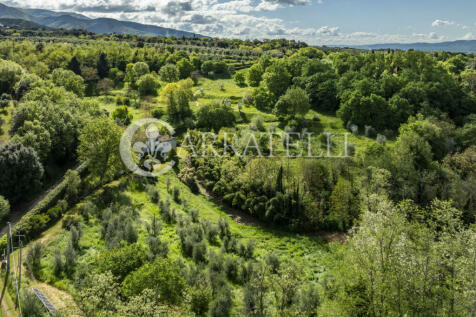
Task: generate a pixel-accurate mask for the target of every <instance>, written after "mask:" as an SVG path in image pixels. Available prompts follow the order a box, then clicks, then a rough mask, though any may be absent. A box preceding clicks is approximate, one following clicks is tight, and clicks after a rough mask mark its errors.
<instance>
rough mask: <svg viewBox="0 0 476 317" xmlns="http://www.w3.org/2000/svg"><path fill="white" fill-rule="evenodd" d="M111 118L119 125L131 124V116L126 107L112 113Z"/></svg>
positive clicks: (118, 108)
mask: <svg viewBox="0 0 476 317" xmlns="http://www.w3.org/2000/svg"><path fill="white" fill-rule="evenodd" d="M112 118H113V119H114V120H115V121H116V122H117V123H119V124H120V125H124V126H126V125H129V124H130V123H131V122H132V119H133V116H132V114H131V113H129V109H128V108H127V107H126V106H120V107H117V108H116V109H115V110H114V111H113V112H112Z"/></svg>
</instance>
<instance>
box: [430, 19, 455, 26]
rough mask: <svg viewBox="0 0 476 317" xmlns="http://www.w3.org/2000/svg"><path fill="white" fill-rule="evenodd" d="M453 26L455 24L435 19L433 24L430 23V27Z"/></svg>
mask: <svg viewBox="0 0 476 317" xmlns="http://www.w3.org/2000/svg"><path fill="white" fill-rule="evenodd" d="M453 24H455V23H454V22H453V21H448V20H440V19H436V20H435V21H433V23H431V26H433V27H439V26H446V25H453Z"/></svg>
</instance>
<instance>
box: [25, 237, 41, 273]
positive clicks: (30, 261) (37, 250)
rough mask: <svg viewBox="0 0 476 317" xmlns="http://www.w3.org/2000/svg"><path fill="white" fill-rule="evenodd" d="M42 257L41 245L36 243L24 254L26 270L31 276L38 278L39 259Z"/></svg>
mask: <svg viewBox="0 0 476 317" xmlns="http://www.w3.org/2000/svg"><path fill="white" fill-rule="evenodd" d="M42 255H43V244H42V243H41V242H37V243H35V244H33V245H32V246H31V248H30V249H29V250H28V252H27V254H26V259H25V263H26V266H27V268H28V269H29V270H30V272H31V273H32V274H33V276H35V277H38V273H39V272H40V269H41V257H42Z"/></svg>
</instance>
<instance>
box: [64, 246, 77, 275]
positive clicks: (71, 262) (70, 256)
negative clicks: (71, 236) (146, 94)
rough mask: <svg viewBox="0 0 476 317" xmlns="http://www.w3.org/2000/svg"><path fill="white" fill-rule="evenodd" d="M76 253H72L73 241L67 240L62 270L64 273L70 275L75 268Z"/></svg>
mask: <svg viewBox="0 0 476 317" xmlns="http://www.w3.org/2000/svg"><path fill="white" fill-rule="evenodd" d="M76 256H77V254H76V251H74V246H73V241H72V240H69V242H68V247H67V248H66V251H65V252H64V259H65V261H64V268H65V270H66V272H68V273H72V272H73V268H74V267H75V266H76Z"/></svg>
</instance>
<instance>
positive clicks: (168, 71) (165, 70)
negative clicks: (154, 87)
mask: <svg viewBox="0 0 476 317" xmlns="http://www.w3.org/2000/svg"><path fill="white" fill-rule="evenodd" d="M159 76H160V78H161V79H162V80H163V81H165V82H167V83H172V82H176V81H178V80H179V77H180V73H179V70H178V68H177V66H175V65H174V64H167V65H164V66H162V68H161V69H160V71H159Z"/></svg>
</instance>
